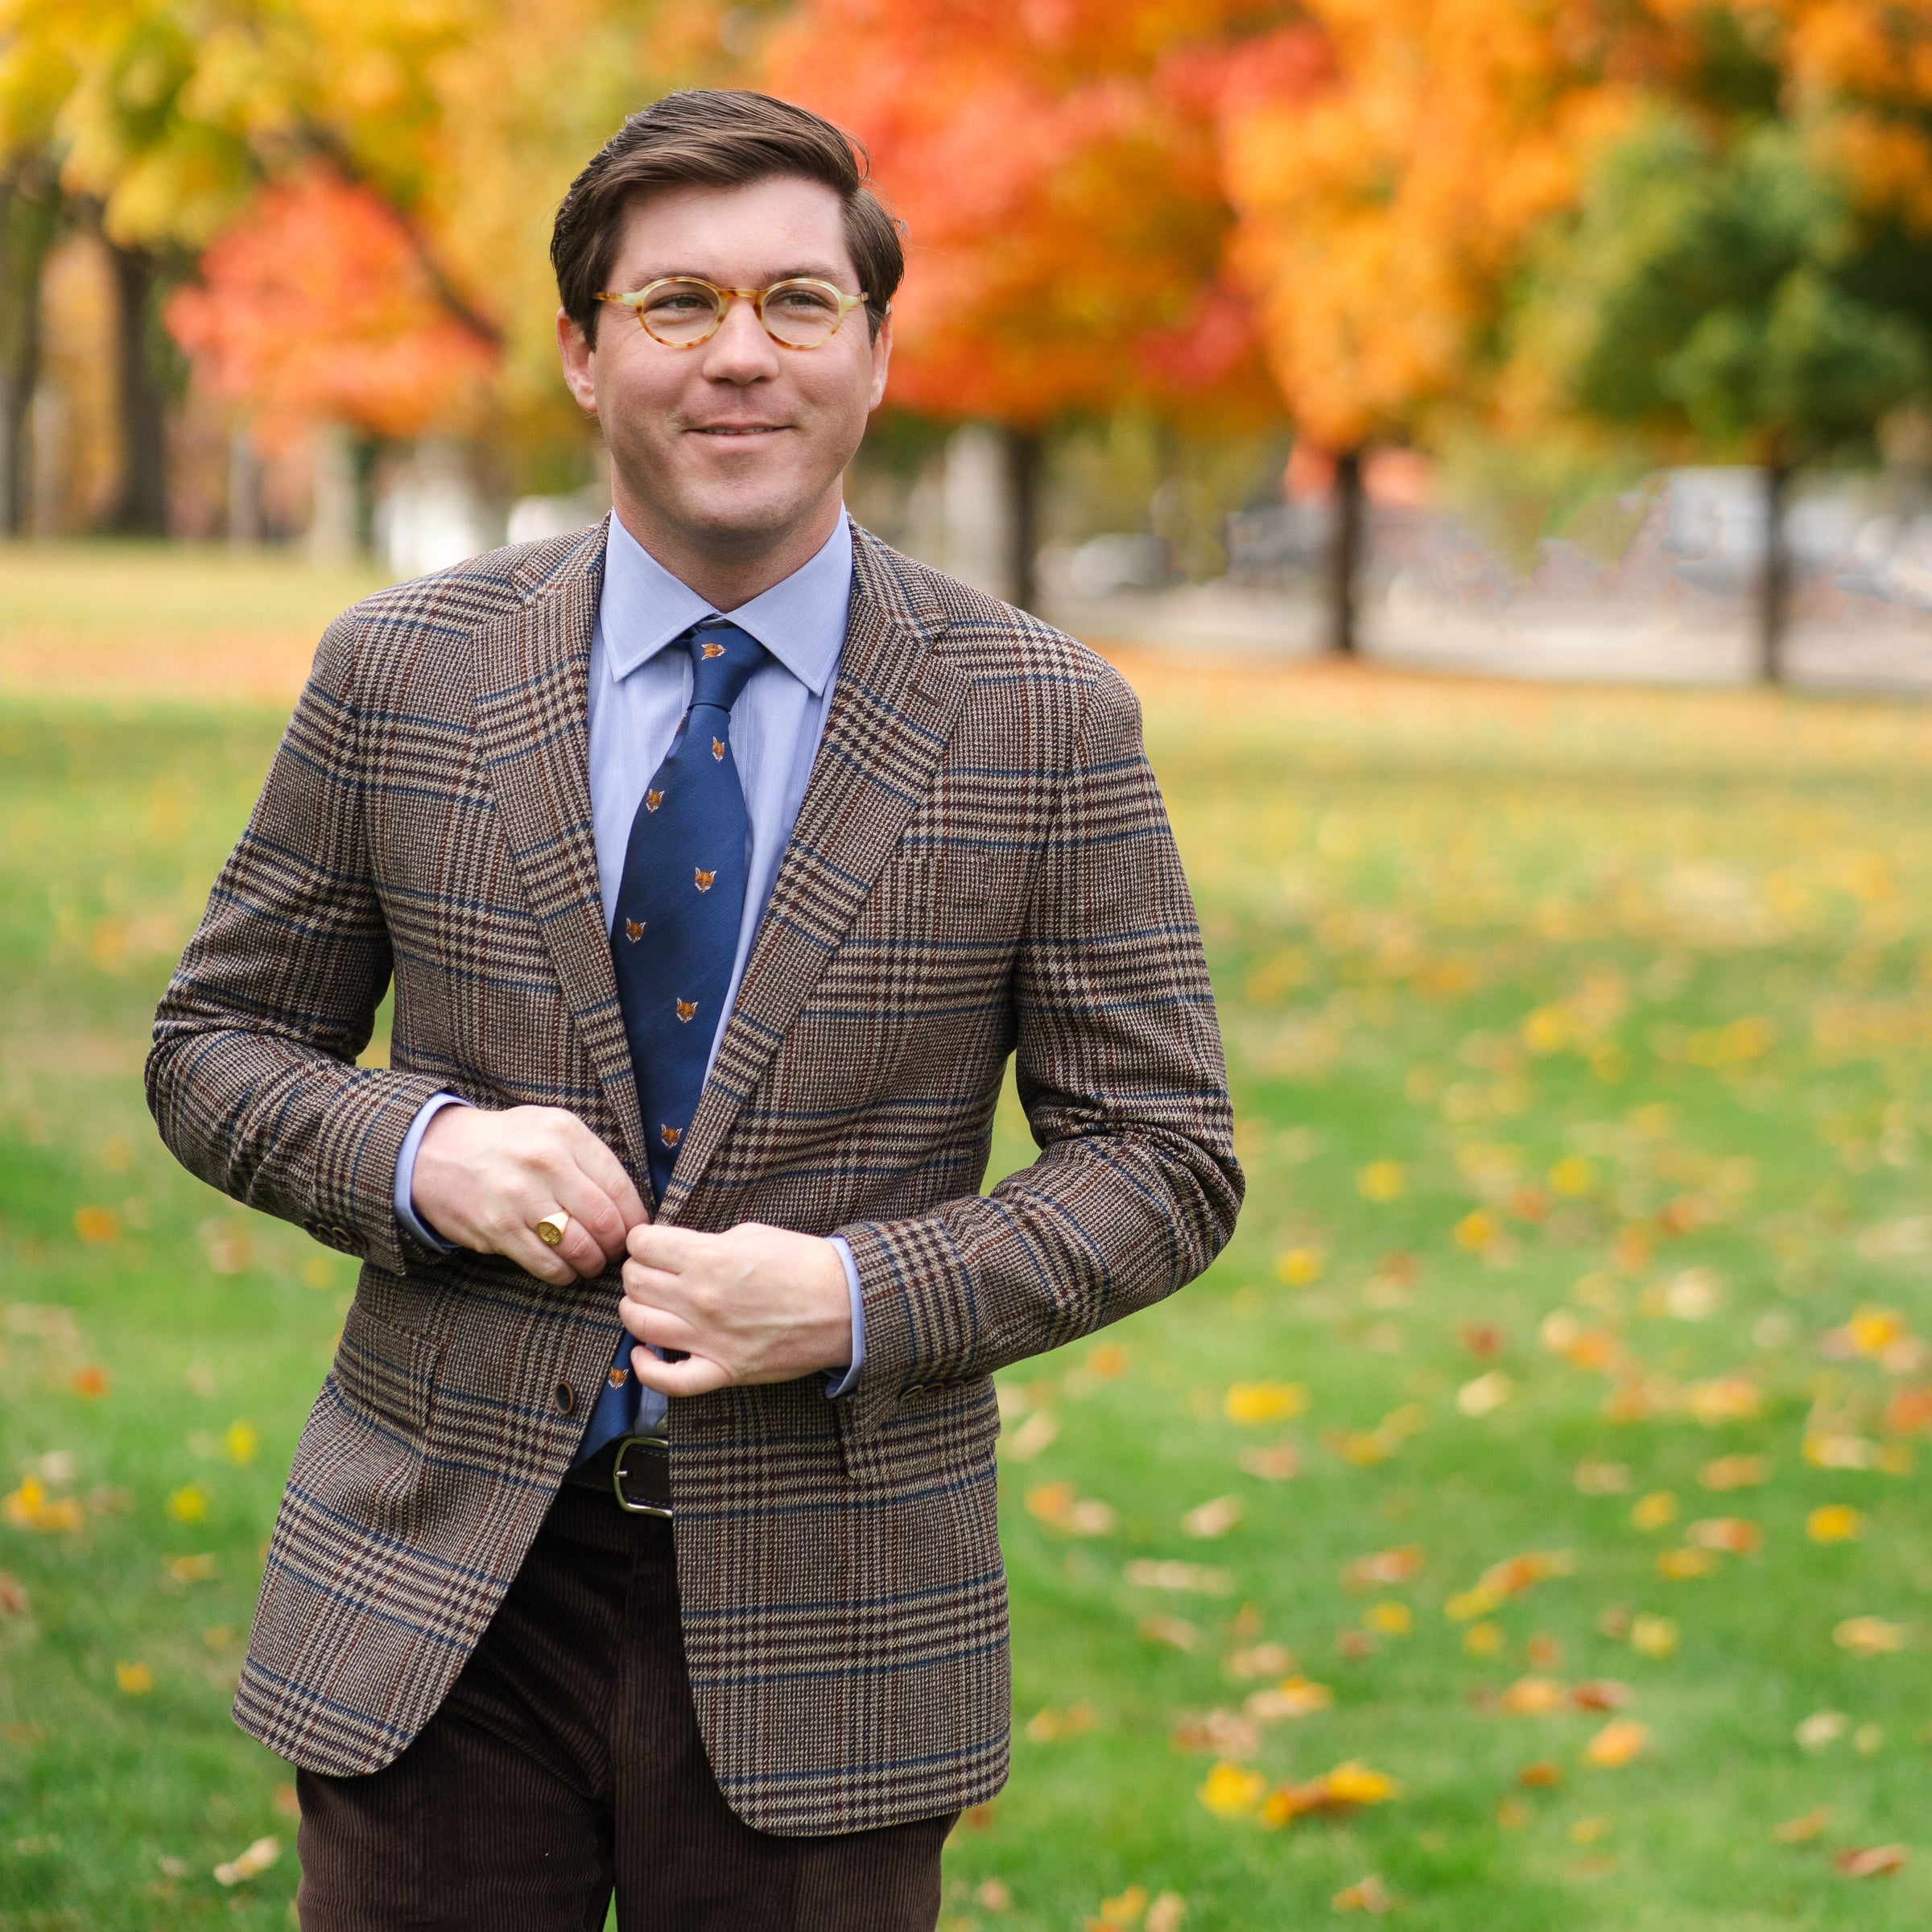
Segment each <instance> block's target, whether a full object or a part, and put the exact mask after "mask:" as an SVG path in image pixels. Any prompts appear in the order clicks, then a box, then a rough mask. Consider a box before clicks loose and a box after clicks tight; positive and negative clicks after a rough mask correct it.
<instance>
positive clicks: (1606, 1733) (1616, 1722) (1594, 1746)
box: [1583, 1717, 1650, 1771]
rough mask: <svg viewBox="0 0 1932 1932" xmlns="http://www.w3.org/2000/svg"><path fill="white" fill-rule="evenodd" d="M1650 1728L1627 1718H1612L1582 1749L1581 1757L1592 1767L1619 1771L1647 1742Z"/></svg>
mask: <svg viewBox="0 0 1932 1932" xmlns="http://www.w3.org/2000/svg"><path fill="white" fill-rule="evenodd" d="M1649 1740H1650V1728H1649V1725H1648V1724H1637V1723H1636V1722H1635V1721H1634V1720H1633V1719H1630V1718H1627V1717H1613V1718H1612V1719H1611V1720H1610V1721H1609V1723H1608V1724H1605V1725H1604V1728H1603V1729H1602V1730H1600V1732H1597V1734H1596V1736H1595V1737H1593V1738H1591V1740H1590V1741H1589V1743H1588V1744H1586V1745H1585V1746H1584V1747H1583V1756H1584V1757H1587V1759H1588V1760H1589V1761H1590V1762H1591V1764H1593V1765H1604V1766H1605V1767H1606V1768H1607V1769H1610V1770H1613V1771H1614V1770H1620V1769H1622V1768H1623V1766H1624V1765H1627V1764H1629V1762H1630V1761H1632V1759H1633V1758H1634V1757H1637V1754H1638V1753H1639V1752H1641V1751H1642V1749H1643V1748H1644V1746H1645V1744H1648V1743H1649Z"/></svg>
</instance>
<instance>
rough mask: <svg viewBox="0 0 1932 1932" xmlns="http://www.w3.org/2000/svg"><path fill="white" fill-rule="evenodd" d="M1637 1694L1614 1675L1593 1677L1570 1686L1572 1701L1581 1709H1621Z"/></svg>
mask: <svg viewBox="0 0 1932 1932" xmlns="http://www.w3.org/2000/svg"><path fill="white" fill-rule="evenodd" d="M1635 1695H1637V1694H1636V1692H1635V1691H1633V1690H1632V1689H1631V1688H1630V1686H1629V1685H1628V1684H1620V1683H1619V1682H1617V1681H1616V1678H1613V1677H1596V1678H1590V1679H1589V1680H1588V1681H1587V1682H1584V1683H1580V1684H1572V1685H1571V1686H1570V1701H1571V1703H1573V1704H1575V1706H1576V1707H1577V1709H1578V1710H1579V1711H1620V1710H1622V1709H1623V1708H1624V1706H1625V1705H1626V1704H1628V1703H1629V1702H1630V1701H1631V1699H1633V1697H1635Z"/></svg>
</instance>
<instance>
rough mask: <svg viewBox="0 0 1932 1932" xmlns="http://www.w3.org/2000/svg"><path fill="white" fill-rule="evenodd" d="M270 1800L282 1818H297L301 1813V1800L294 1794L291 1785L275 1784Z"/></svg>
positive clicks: (293, 1788)
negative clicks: (271, 1799)
mask: <svg viewBox="0 0 1932 1932" xmlns="http://www.w3.org/2000/svg"><path fill="white" fill-rule="evenodd" d="M272 1802H274V1805H275V1809H276V1810H278V1811H279V1812H280V1813H281V1814H282V1815H283V1817H284V1818H299V1817H300V1816H301V1815H302V1800H301V1799H300V1798H299V1797H298V1796H297V1795H296V1794H295V1786H294V1785H276V1786H275V1798H274V1800H273V1801H272Z"/></svg>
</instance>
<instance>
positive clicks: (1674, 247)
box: [1519, 114, 1932, 679]
mask: <svg viewBox="0 0 1932 1932" xmlns="http://www.w3.org/2000/svg"><path fill="white" fill-rule="evenodd" d="M1519 326H1520V328H1521V336H1522V340H1523V341H1524V343H1525V345H1526V346H1527V347H1528V349H1530V353H1533V354H1534V355H1538V356H1543V357H1547V358H1548V360H1549V362H1550V366H1551V367H1552V369H1554V371H1555V372H1556V374H1557V376H1558V383H1559V386H1560V387H1561V388H1562V389H1563V391H1564V392H1565V393H1566V394H1567V400H1568V401H1569V402H1570V403H1572V404H1573V405H1574V406H1575V407H1577V408H1578V409H1579V410H1580V411H1582V412H1583V414H1584V415H1587V416H1589V417H1592V418H1595V419H1597V420H1598V421H1600V422H1601V423H1608V424H1616V425H1621V426H1631V427H1639V428H1642V429H1645V430H1649V431H1653V432H1654V433H1655V434H1656V435H1657V436H1658V438H1659V439H1660V440H1661V441H1662V443H1663V444H1664V445H1665V446H1666V448H1675V449H1678V450H1682V451H1685V452H1695V453H1697V454H1699V455H1703V456H1712V457H1717V458H1721V459H1728V460H1739V459H1742V460H1746V461H1748V462H1752V463H1755V464H1759V465H1761V468H1762V470H1763V473H1764V479H1765V542H1764V548H1763V556H1762V561H1761V570H1760V574H1759V580H1758V584H1757V598H1756V603H1757V627H1758V634H1759V639H1760V644H1761V651H1762V667H1763V672H1764V675H1765V677H1766V678H1767V679H1776V678H1777V677H1778V675H1780V672H1781V654H1782V645H1783V639H1784V634H1785V621H1786V613H1787V609H1788V605H1789V598H1790V557H1789V551H1788V550H1787V547H1786V544H1785V516H1784V512H1785V501H1786V496H1787V493H1788V489H1789V485H1790V477H1791V474H1792V472H1793V471H1794V469H1796V468H1798V467H1800V466H1802V465H1803V464H1810V463H1815V462H1818V461H1819V460H1823V459H1825V458H1827V457H1830V456H1835V455H1838V454H1840V453H1844V452H1849V451H1854V450H1856V449H1857V448H1859V447H1860V446H1861V445H1868V444H1869V441H1870V440H1871V437H1872V432H1873V431H1874V430H1875V428H1876V426H1877V424H1878V423H1879V422H1880V419H1882V418H1883V417H1885V415H1887V414H1888V413H1889V412H1890V411H1893V409H1896V408H1897V407H1899V406H1900V405H1901V404H1903V403H1907V402H1909V401H1910V400H1912V399H1913V398H1917V397H1922V396H1923V395H1924V394H1926V390H1927V386H1928V382H1929V381H1932V244H1929V243H1928V240H1927V238H1926V237H1925V236H1924V235H1922V234H1920V235H1917V236H1915V235H1913V233H1910V232H1909V231H1908V230H1907V229H1905V227H1903V226H1902V225H1901V224H1900V223H1898V222H1897V221H1895V220H1891V219H1876V220H1875V219H1873V218H1872V217H1869V216H1865V215H1861V213H1860V211H1859V210H1858V209H1857V208H1856V207H1855V205H1854V204H1853V202H1852V199H1851V197H1850V196H1849V195H1848V194H1847V192H1846V189H1845V188H1844V186H1843V184H1842V182H1841V181H1840V180H1839V179H1838V178H1837V177H1836V175H1835V174H1834V173H1833V172H1832V171H1831V170H1830V169H1828V168H1827V167H1823V166H1821V164H1820V163H1819V160H1818V157H1817V155H1816V154H1815V152H1814V151H1813V150H1812V149H1811V148H1810V147H1809V146H1808V144H1807V142H1806V138H1805V135H1804V133H1803V131H1802V130H1800V129H1798V128H1797V127H1795V126H1791V125H1789V124H1781V123H1777V122H1771V123H1760V124H1758V125H1757V126H1752V127H1749V128H1748V129H1747V130H1746V131H1745V132H1744V133H1743V134H1741V135H1740V136H1738V137H1737V138H1735V139H1734V140H1732V141H1731V142H1724V140H1722V139H1721V138H1719V137H1718V136H1717V135H1715V134H1712V133H1710V132H1707V131H1706V130H1704V129H1703V128H1700V127H1699V126H1696V125H1695V124H1694V123H1692V122H1690V121H1689V120H1688V119H1686V118H1678V117H1674V116H1669V115H1664V114H1658V115H1657V116H1655V117H1653V118H1649V119H1647V120H1646V121H1645V122H1643V123H1642V124H1641V126H1639V127H1638V128H1637V130H1634V131H1633V133H1631V134H1629V135H1627V136H1626V137H1625V138H1623V139H1622V140H1620V141H1619V142H1616V143H1615V144H1614V145H1613V146H1612V147H1610V148H1608V150H1607V151H1605V153H1604V155H1603V156H1602V157H1601V159H1600V162H1599V163H1598V165H1597V167H1596V169H1595V171H1593V174H1592V175H1591V180H1590V181H1589V183H1588V185H1587V188H1586V190H1585V192H1584V195H1583V200H1582V204H1581V207H1580V209H1579V213H1578V214H1577V216H1576V217H1575V220H1574V221H1572V222H1571V223H1570V224H1568V225H1567V228H1566V229H1565V231H1564V232H1563V234H1562V235H1561V237H1560V239H1558V240H1556V241H1554V242H1553V243H1552V245H1551V246H1550V247H1549V248H1547V249H1546V251H1545V252H1544V254H1543V255H1542V259H1541V261H1540V262H1539V263H1538V266H1537V268H1536V270H1535V271H1534V274H1533V275H1532V276H1531V277H1530V282H1529V284H1528V291H1527V300H1526V303H1525V308H1524V310H1523V312H1522V314H1521V318H1520V324H1519Z"/></svg>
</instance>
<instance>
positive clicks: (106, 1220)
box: [74, 1208, 121, 1248]
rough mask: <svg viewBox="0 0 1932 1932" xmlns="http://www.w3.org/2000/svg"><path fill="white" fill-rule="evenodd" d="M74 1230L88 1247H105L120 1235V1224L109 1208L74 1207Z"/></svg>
mask: <svg viewBox="0 0 1932 1932" xmlns="http://www.w3.org/2000/svg"><path fill="white" fill-rule="evenodd" d="M74 1232H75V1233H76V1234H77V1235H79V1236H80V1237H81V1240H82V1241H85V1242H86V1243H87V1244H88V1245H89V1246H90V1247H95V1248H105V1247H106V1246H108V1245H109V1244H110V1243H111V1242H114V1241H118V1240H119V1239H120V1237H121V1224H120V1223H119V1221H118V1220H116V1219H115V1218H114V1210H113V1209H112V1208H76V1209H75V1210H74Z"/></svg>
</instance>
